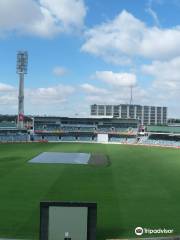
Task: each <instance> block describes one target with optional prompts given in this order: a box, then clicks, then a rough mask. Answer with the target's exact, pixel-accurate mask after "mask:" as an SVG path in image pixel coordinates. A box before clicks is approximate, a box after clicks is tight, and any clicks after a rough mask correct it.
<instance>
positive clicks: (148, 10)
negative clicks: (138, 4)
mask: <svg viewBox="0 0 180 240" xmlns="http://www.w3.org/2000/svg"><path fill="white" fill-rule="evenodd" d="M146 12H147V13H149V15H150V16H151V17H152V18H153V20H154V22H155V24H156V25H157V26H160V22H159V18H158V15H157V13H156V12H155V11H154V10H153V9H152V8H151V7H148V8H147V9H146Z"/></svg>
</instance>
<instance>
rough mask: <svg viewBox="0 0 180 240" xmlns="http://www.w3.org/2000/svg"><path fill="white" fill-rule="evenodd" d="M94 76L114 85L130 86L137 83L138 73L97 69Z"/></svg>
mask: <svg viewBox="0 0 180 240" xmlns="http://www.w3.org/2000/svg"><path fill="white" fill-rule="evenodd" d="M93 78H95V79H98V80H101V81H103V82H105V83H108V84H110V85H113V86H116V87H117V86H119V87H122V86H123V87H130V86H135V85H136V83H137V79H136V75H135V74H132V73H114V72H112V71H97V72H96V73H95V74H94V75H93Z"/></svg>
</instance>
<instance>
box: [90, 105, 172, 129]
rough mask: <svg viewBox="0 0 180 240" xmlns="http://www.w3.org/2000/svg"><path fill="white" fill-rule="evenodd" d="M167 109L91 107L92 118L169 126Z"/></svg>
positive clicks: (150, 107) (125, 106)
mask: <svg viewBox="0 0 180 240" xmlns="http://www.w3.org/2000/svg"><path fill="white" fill-rule="evenodd" d="M167 111H168V109H167V107H158V106H141V105H129V104H120V105H97V104H94V105H91V116H92V117H95V116H99V117H104V116H106V117H113V118H121V119H138V120H140V123H141V124H142V125H161V124H167Z"/></svg>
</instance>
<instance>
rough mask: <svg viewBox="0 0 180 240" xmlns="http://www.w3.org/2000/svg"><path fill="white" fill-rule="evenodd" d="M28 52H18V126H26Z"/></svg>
mask: <svg viewBox="0 0 180 240" xmlns="http://www.w3.org/2000/svg"><path fill="white" fill-rule="evenodd" d="M27 64H28V52H27V51H19V52H18V53H17V68H16V69H17V74H19V97H18V99H19V102H18V119H17V127H18V128H19V129H23V128H24V75H25V74H27Z"/></svg>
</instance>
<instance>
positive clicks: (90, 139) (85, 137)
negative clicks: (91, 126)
mask: <svg viewBox="0 0 180 240" xmlns="http://www.w3.org/2000/svg"><path fill="white" fill-rule="evenodd" d="M78 141H82V142H83V141H86V142H91V141H93V140H92V137H88V136H80V137H78Z"/></svg>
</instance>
